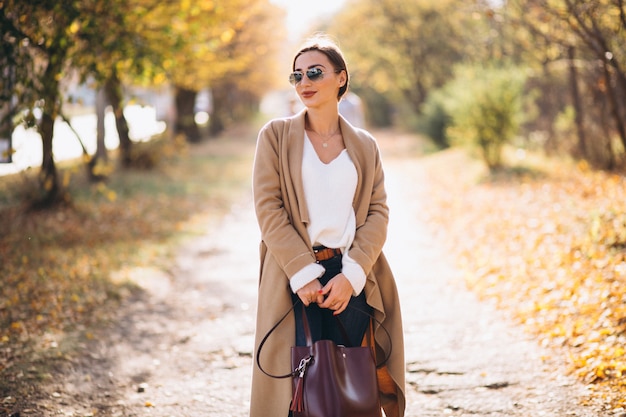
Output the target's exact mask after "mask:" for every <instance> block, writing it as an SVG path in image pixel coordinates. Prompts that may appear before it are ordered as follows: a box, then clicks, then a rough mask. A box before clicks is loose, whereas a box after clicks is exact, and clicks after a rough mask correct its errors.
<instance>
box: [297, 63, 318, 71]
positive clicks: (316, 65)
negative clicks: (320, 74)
mask: <svg viewBox="0 0 626 417" xmlns="http://www.w3.org/2000/svg"><path fill="white" fill-rule="evenodd" d="M315 67H322V68H324V69H326V67H325V66H324V65H323V64H313V65H309V66H308V68H307V69H308V70H310V69H311V68H315ZM294 71H302V69H300V68H295V69H294Z"/></svg>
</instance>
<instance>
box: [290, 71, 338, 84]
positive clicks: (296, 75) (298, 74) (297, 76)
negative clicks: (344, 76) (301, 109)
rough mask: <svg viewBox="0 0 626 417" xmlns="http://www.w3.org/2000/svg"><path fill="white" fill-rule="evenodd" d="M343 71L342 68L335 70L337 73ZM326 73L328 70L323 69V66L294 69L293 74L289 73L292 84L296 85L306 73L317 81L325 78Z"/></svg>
mask: <svg viewBox="0 0 626 417" xmlns="http://www.w3.org/2000/svg"><path fill="white" fill-rule="evenodd" d="M341 71H342V70H335V71H334V73H335V74H337V73H340V72H341ZM324 74H326V72H324V71H322V69H321V68H309V69H308V70H306V71H305V72H302V71H294V72H292V73H291V74H289V82H290V83H291V85H294V86H295V85H297V84H298V83H299V82H301V81H302V79H303V78H304V76H305V75H306V77H307V78H308V79H309V80H311V81H313V82H315V81H318V80H321V79H322V78H324Z"/></svg>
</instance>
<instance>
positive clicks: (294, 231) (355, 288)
mask: <svg viewBox="0 0 626 417" xmlns="http://www.w3.org/2000/svg"><path fill="white" fill-rule="evenodd" d="M292 69H293V72H292V74H291V75H290V77H289V79H290V81H291V83H292V84H293V85H294V87H295V89H296V92H297V94H298V96H299V98H300V100H301V101H302V103H303V104H304V106H305V109H304V110H303V111H301V112H300V113H298V114H296V115H294V116H292V117H289V118H284V119H277V120H273V121H271V122H269V123H268V124H267V125H266V126H264V127H263V128H262V129H261V131H260V133H259V138H258V142H257V149H256V155H255V162H254V169H253V192H254V204H255V210H256V215H257V219H258V222H259V226H260V229H261V239H262V242H261V246H260V255H261V270H260V280H259V297H258V310H257V327H256V329H257V334H256V342H255V346H257V347H258V346H259V343H260V340H261V338H262V337H263V336H264V335H265V334H266V333H267V331H268V330H269V329H270V328H271V327H272V326H273V325H274V324H275V323H276V322H277V321H278V320H279V319H280V318H281V317H282V316H283V314H284V313H285V312H286V311H287V310H289V308H290V307H291V306H292V304H293V302H294V301H296V300H298V299H299V300H301V301H302V303H303V304H304V305H305V306H306V314H307V317H308V321H309V323H310V325H311V331H312V333H313V338H314V341H315V340H319V339H332V340H335V341H336V342H337V343H342V344H344V342H343V339H342V338H341V336H340V333H339V332H338V330H337V324H336V320H335V317H334V316H338V317H339V319H340V320H341V321H342V323H344V325H345V327H346V328H347V330H348V333H349V334H348V337H349V338H350V341H351V343H352V344H353V345H357V346H358V345H360V344H361V340H362V339H363V337H364V335H365V334H366V333H367V332H366V331H367V330H368V326H369V318H368V317H367V316H365V315H364V314H362V313H359V312H358V311H356V310H353V309H347V307H348V305H349V304H350V305H355V306H359V307H360V309H368V310H369V311H371V312H372V313H373V315H374V316H375V317H376V318H377V319H378V320H379V321H380V322H382V324H383V325H384V326H385V328H386V329H387V330H388V331H389V332H390V333H391V339H392V340H391V341H392V344H393V349H392V354H391V357H390V359H389V360H388V362H387V367H386V369H385V372H381V375H379V379H380V378H381V377H383V376H386V377H389V378H384V379H385V380H387V381H388V383H386V384H382V385H381V404H382V406H383V408H384V410H385V413H386V415H387V417H401V416H403V415H404V407H405V397H404V344H403V335H402V323H401V316H400V307H399V302H398V294H397V290H396V286H395V281H394V278H393V275H392V273H391V270H390V268H389V266H388V264H387V261H386V260H385V257H384V255H383V253H382V247H383V244H384V242H385V238H386V234H387V223H388V207H387V204H386V192H385V187H384V174H383V170H382V166H381V161H380V155H379V150H378V147H377V145H376V142H375V141H374V139H373V138H372V137H371V135H370V134H369V133H367V132H366V131H364V130H361V129H357V128H355V127H353V126H352V125H350V124H349V123H348V122H347V121H346V120H345V119H344V118H343V117H341V116H340V115H339V111H338V103H339V101H340V100H341V97H342V96H343V95H344V94H345V93H346V91H347V90H348V81H349V74H348V69H347V66H346V63H345V60H344V58H343V55H342V53H341V51H340V50H339V48H338V47H337V46H336V45H335V44H334V43H332V42H331V41H330V40H328V39H327V38H325V37H317V38H314V39H312V40H310V41H309V43H307V44H306V45H305V46H304V47H303V48H302V49H301V50H300V51H299V52H298V53H297V54H296V56H295V58H294V61H293V68H292ZM301 314H302V313H301V309H299V308H296V309H294V314H292V315H290V316H289V317H288V320H285V321H284V322H283V323H282V324H281V325H280V326H279V327H278V328H277V329H276V331H275V332H274V333H273V334H272V335H271V338H269V339H268V340H267V342H266V344H265V345H264V347H263V352H262V358H261V362H262V366H263V368H264V369H265V370H266V371H269V372H270V373H274V374H279V373H283V374H284V373H287V372H289V371H290V369H289V368H290V366H289V362H290V349H291V346H293V345H294V343H295V344H296V345H298V346H302V345H305V342H304V336H303V334H302V318H301ZM376 327H378V326H376ZM375 340H376V345H377V348H378V349H377V350H378V351H379V353H380V354H383V353H384V352H386V351H389V349H390V346H389V340H388V339H387V338H386V336H385V334H384V332H383V330H382V329H377V330H376V331H375ZM291 384H292V382H291V380H290V379H288V378H287V379H273V378H270V377H268V376H266V375H264V374H263V373H262V372H261V371H260V370H259V369H258V367H257V366H255V367H254V370H253V378H252V398H251V405H250V416H251V417H274V416H287V415H288V411H289V404H290V400H291V396H292V385H291Z"/></svg>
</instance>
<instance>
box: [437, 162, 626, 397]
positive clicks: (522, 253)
mask: <svg viewBox="0 0 626 417" xmlns="http://www.w3.org/2000/svg"><path fill="white" fill-rule="evenodd" d="M428 163H429V167H430V169H431V173H432V175H431V180H432V182H431V187H430V188H429V189H430V190H431V192H430V196H429V197H430V198H433V199H435V202H436V204H435V205H434V206H435V207H436V208H437V210H433V211H432V212H430V216H431V219H432V220H433V221H434V223H435V224H436V225H437V227H438V228H439V229H440V230H441V229H443V230H444V232H442V235H444V236H446V237H447V243H448V245H449V247H450V248H451V250H452V251H453V253H454V254H455V255H457V256H458V259H459V262H460V266H461V267H462V268H463V270H464V271H465V273H466V279H467V285H468V286H469V287H470V288H471V289H472V290H474V291H476V292H477V293H478V294H480V295H481V296H482V297H484V298H485V299H489V300H494V301H495V302H497V304H498V305H499V306H500V307H502V308H504V309H506V310H508V311H510V312H512V313H513V315H514V316H515V318H516V319H517V320H519V321H520V322H521V323H523V324H524V326H525V327H526V328H527V329H528V330H529V331H530V332H532V333H533V334H535V335H536V337H537V338H538V341H539V343H540V344H541V345H543V346H546V347H550V348H555V349H556V350H555V352H565V355H566V358H565V360H567V361H568V363H569V364H570V365H571V369H572V372H573V373H575V374H576V375H577V376H578V377H579V378H580V379H581V380H582V381H584V382H586V383H589V384H590V387H591V388H592V389H597V396H599V397H603V398H604V399H606V400H608V401H609V402H610V403H612V404H613V405H614V406H615V407H618V406H624V405H626V402H625V400H624V398H626V395H625V394H626V291H625V288H626V179H625V178H624V177H623V176H622V175H616V174H609V173H604V172H597V171H592V170H589V169H588V167H587V165H586V164H584V163H579V164H578V165H574V164H571V163H565V162H559V161H555V160H542V159H539V160H533V161H530V160H529V158H528V157H527V156H525V157H524V159H523V160H520V162H519V163H518V164H516V166H515V168H508V169H506V170H503V171H501V172H499V173H496V174H492V175H487V173H486V171H485V170H484V168H482V166H481V165H480V164H477V163H476V162H475V161H472V160H470V159H468V158H467V157H466V156H465V154H464V153H462V152H460V151H458V150H450V151H446V152H443V153H441V154H439V155H437V156H434V157H432V158H431V160H430V161H429V162H428ZM444 167H445V168H444ZM557 354H558V353H557Z"/></svg>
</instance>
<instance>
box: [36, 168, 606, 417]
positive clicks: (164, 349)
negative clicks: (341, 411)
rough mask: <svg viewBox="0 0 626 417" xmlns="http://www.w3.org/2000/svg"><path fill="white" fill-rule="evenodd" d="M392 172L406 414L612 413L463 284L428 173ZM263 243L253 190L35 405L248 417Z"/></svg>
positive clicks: (149, 277) (71, 411)
mask: <svg viewBox="0 0 626 417" xmlns="http://www.w3.org/2000/svg"><path fill="white" fill-rule="evenodd" d="M385 165H386V172H387V187H388V191H389V203H390V206H391V209H392V212H391V222H390V231H389V238H388V243H387V245H386V249H385V251H386V253H387V255H388V257H389V260H390V263H391V265H392V267H393V269H394V271H395V274H396V279H397V281H398V287H399V289H400V293H401V300H402V310H403V314H404V325H405V334H406V357H407V370H408V373H407V381H408V385H407V398H408V408H407V413H406V415H407V416H408V417H417V416H420V417H428V416H433V417H434V416H466V417H467V416H473V417H500V416H524V417H537V416H549V417H564V416H578V417H587V416H589V417H590V416H598V415H604V414H602V413H599V412H598V411H597V410H593V409H591V408H590V407H583V406H581V405H579V401H580V400H581V399H582V398H583V396H584V394H585V389H584V387H583V386H582V385H580V384H578V383H576V382H575V381H574V380H572V379H570V378H568V377H566V376H565V371H564V369H563V368H562V367H561V366H559V365H557V363H558V362H557V361H555V359H558V355H556V354H555V353H554V352H547V351H544V350H542V349H541V348H539V347H538V346H537V344H536V343H535V342H534V341H532V340H530V338H529V337H528V336H527V335H525V334H524V333H523V332H522V331H521V330H520V329H519V328H518V327H515V326H513V325H512V324H510V323H509V322H508V321H507V320H506V319H505V318H504V317H503V316H502V315H501V314H500V313H499V312H498V311H496V310H494V309H493V308H491V307H490V306H489V305H487V304H484V303H480V302H478V301H477V300H476V298H474V296H473V295H472V294H471V293H469V292H468V291H467V290H466V289H465V287H464V286H463V283H462V280H461V277H460V273H459V272H458V271H457V270H456V269H455V268H454V267H453V262H452V260H451V259H450V258H449V257H448V256H447V254H446V252H445V250H443V249H442V247H441V246H440V245H439V244H438V243H437V242H436V240H435V239H434V238H433V236H432V234H431V233H430V232H429V228H428V227H427V225H426V224H425V223H424V220H423V218H424V217H423V216H422V215H421V214H420V213H422V212H423V207H425V204H427V203H428V195H427V192H426V190H427V187H425V185H424V184H427V181H428V178H427V175H426V173H425V172H424V171H423V170H422V168H421V166H420V165H419V164H418V163H416V161H414V160H407V159H400V158H397V157H395V156H392V157H391V158H387V159H386V160H385ZM258 239H259V237H258V232H257V227H256V223H255V220H254V216H253V213H252V210H251V201H250V196H249V195H246V196H244V197H243V199H242V201H241V203H240V204H239V205H237V206H236V207H234V208H233V211H232V213H231V214H230V215H229V216H228V217H227V218H226V219H224V221H223V222H222V223H221V224H220V225H218V226H217V227H215V228H213V229H211V231H210V233H207V234H206V235H204V236H201V237H199V238H198V239H196V240H194V241H192V242H189V243H188V244H186V245H185V246H184V247H182V248H181V251H180V256H179V258H178V261H177V264H176V266H175V267H174V268H172V270H170V271H167V272H162V271H157V270H153V269H137V270H133V271H130V272H129V275H130V276H131V277H132V278H133V279H134V280H136V281H137V282H138V283H139V284H140V285H141V286H142V287H144V288H145V292H144V293H142V294H138V295H136V296H133V297H131V299H130V300H129V302H127V303H126V305H125V306H124V307H123V308H122V309H121V310H120V318H121V322H120V325H119V326H117V327H115V328H113V329H110V330H107V332H106V334H105V335H100V338H99V339H97V340H95V341H93V342H92V343H91V344H90V345H89V346H86V349H87V350H88V352H86V353H88V358H89V360H88V361H87V362H82V363H81V362H80V361H77V362H76V363H75V366H74V367H72V368H71V369H66V370H65V375H64V376H63V378H59V380H58V381H59V382H58V383H55V384H53V385H52V386H51V387H48V389H49V391H50V392H49V397H48V398H49V400H47V401H44V403H42V404H40V405H39V406H38V407H39V408H40V409H43V408H45V409H47V410H49V411H51V410H55V411H56V412H59V413H60V412H62V413H65V415H76V416H78V415H80V416H87V415H90V414H89V413H92V412H93V410H97V413H95V414H97V415H99V416H102V415H104V416H158V417H168V416H190V417H191V416H193V417H198V416H211V417H244V416H247V410H248V398H249V386H250V374H251V366H252V344H253V332H254V314H255V297H256V279H257V268H258V259H257V245H258ZM268 400H269V399H268ZM90 410H91V411H90ZM24 414H25V415H27V414H26V413H24ZM268 417H274V416H268Z"/></svg>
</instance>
